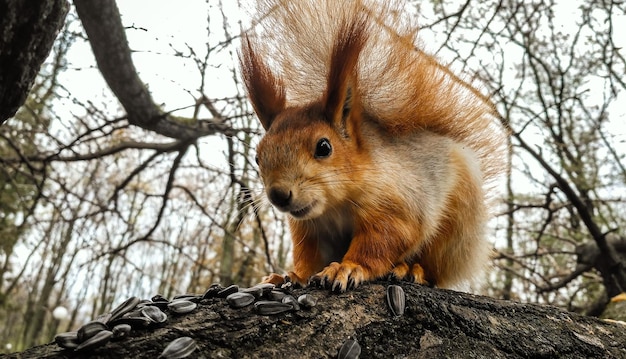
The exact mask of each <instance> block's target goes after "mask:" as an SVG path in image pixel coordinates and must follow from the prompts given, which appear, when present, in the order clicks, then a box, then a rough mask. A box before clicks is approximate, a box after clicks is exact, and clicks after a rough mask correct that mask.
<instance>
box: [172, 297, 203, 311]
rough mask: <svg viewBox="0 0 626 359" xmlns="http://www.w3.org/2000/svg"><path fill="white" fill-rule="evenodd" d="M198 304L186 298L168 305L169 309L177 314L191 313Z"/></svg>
mask: <svg viewBox="0 0 626 359" xmlns="http://www.w3.org/2000/svg"><path fill="white" fill-rule="evenodd" d="M197 306H198V304H196V303H194V302H190V301H188V300H184V299H179V300H175V301H172V302H170V303H169V304H168V305H167V307H168V308H169V310H171V311H172V312H174V313H177V314H185V313H189V312H191V311H193V310H194V309H196V307H197Z"/></svg>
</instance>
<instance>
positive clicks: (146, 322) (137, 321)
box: [109, 315, 154, 329]
mask: <svg viewBox="0 0 626 359" xmlns="http://www.w3.org/2000/svg"><path fill="white" fill-rule="evenodd" d="M153 323H154V322H153V321H152V319H150V318H146V317H144V316H143V315H142V316H139V317H124V318H117V319H115V320H114V321H112V322H109V325H110V326H112V327H115V326H117V325H120V324H128V325H130V326H131V327H132V328H136V329H137V328H146V327H149V326H150V325H151V324H153Z"/></svg>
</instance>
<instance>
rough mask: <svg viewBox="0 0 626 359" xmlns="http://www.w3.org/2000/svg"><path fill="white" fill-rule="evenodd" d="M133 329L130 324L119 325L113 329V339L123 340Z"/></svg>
mask: <svg viewBox="0 0 626 359" xmlns="http://www.w3.org/2000/svg"><path fill="white" fill-rule="evenodd" d="M131 329H132V327H131V326H130V324H118V325H116V326H114V327H113V329H111V332H112V333H113V336H112V337H111V339H117V338H123V337H125V336H126V335H127V334H128V333H130V331H131Z"/></svg>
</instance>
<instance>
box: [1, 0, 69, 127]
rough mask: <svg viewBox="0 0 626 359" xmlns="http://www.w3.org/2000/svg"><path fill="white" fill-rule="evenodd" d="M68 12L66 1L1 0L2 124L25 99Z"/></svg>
mask: <svg viewBox="0 0 626 359" xmlns="http://www.w3.org/2000/svg"><path fill="white" fill-rule="evenodd" d="M68 10H69V4H68V2H67V1H66V0H38V1H23V0H4V1H0V14H1V15H0V125H1V124H2V123H4V121H6V120H7V119H8V118H10V117H12V116H13V115H15V112H16V111H17V109H18V108H19V107H20V106H21V105H22V104H23V103H24V101H25V100H26V96H27V95H28V92H29V91H30V88H31V87H32V85H33V82H34V81H35V77H36V76H37V74H38V73H39V68H40V67H41V64H43V62H44V61H45V60H46V57H48V54H49V53H50V49H52V45H53V43H54V39H55V38H56V36H57V34H58V32H59V30H60V29H61V27H63V23H64V21H65V16H66V15H67V12H68Z"/></svg>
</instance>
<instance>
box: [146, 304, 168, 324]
mask: <svg viewBox="0 0 626 359" xmlns="http://www.w3.org/2000/svg"><path fill="white" fill-rule="evenodd" d="M141 314H142V315H143V316H144V317H146V318H149V319H150V320H152V321H153V322H155V323H163V322H165V321H166V320H167V314H165V313H163V312H162V311H161V309H159V308H157V307H154V306H147V307H144V308H141Z"/></svg>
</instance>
